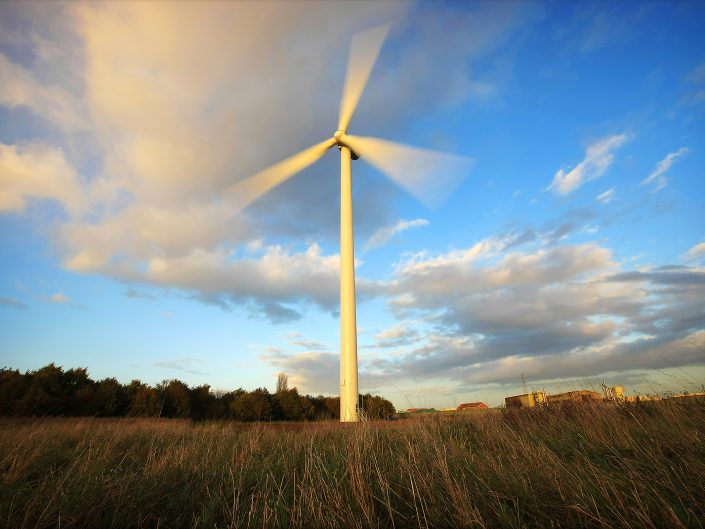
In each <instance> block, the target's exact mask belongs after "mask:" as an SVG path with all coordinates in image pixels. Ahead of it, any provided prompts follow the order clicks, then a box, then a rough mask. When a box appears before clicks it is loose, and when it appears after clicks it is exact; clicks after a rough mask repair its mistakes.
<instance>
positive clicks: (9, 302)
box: [0, 297, 27, 310]
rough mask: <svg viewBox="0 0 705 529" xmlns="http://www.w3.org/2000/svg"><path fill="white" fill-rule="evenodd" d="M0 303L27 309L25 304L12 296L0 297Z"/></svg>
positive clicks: (14, 307)
mask: <svg viewBox="0 0 705 529" xmlns="http://www.w3.org/2000/svg"><path fill="white" fill-rule="evenodd" d="M0 305H4V306H6V307H11V308H13V309H17V310H27V305H25V304H24V303H22V302H21V301H20V300H18V299H14V298H6V297H0Z"/></svg>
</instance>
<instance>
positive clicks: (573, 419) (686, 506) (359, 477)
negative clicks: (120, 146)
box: [0, 399, 705, 528]
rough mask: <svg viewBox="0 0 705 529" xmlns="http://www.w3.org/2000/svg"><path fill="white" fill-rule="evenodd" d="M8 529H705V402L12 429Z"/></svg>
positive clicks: (0, 462) (39, 423) (1, 512)
mask: <svg viewBox="0 0 705 529" xmlns="http://www.w3.org/2000/svg"><path fill="white" fill-rule="evenodd" d="M0 471H1V472H2V489H1V494H0V525H1V526H3V527H7V528H25V527H62V528H63V527H106V528H108V527H162V528H176V527H208V528H213V527H311V528H316V527H398V528H406V527H603V528H606V527H633V528H667V527H668V528H682V527H704V526H705V522H704V520H705V400H703V399H678V400H668V401H661V402H648V403H642V404H636V405H624V406H618V405H608V404H596V405H591V406H588V405H585V406H582V407H568V408H546V409H537V410H504V411H503V412H501V413H487V414H477V413H472V414H467V415H462V416H459V415H453V416H448V417H443V416H433V417H421V418H418V419H409V420H405V421H396V422H383V423H365V424H360V425H343V426H341V425H339V424H338V423H330V422H328V423H296V424H272V425H263V424H259V425H243V424H236V423H228V422H221V423H191V422H188V421H180V420H156V419H36V420H31V419H3V420H1V421H0Z"/></svg>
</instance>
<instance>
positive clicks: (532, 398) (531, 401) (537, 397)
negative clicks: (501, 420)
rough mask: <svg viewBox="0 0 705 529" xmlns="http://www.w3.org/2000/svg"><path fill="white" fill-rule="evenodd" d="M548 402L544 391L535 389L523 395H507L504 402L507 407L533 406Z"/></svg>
mask: <svg viewBox="0 0 705 529" xmlns="http://www.w3.org/2000/svg"><path fill="white" fill-rule="evenodd" d="M545 402H546V394H545V393H544V392H543V391H533V392H531V393H524V394H523V395H515V396H513V397H505V398H504V403H505V405H506V406H507V408H533V407H534V406H538V405H540V404H544V403H545Z"/></svg>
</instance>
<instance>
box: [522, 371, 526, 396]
mask: <svg viewBox="0 0 705 529" xmlns="http://www.w3.org/2000/svg"><path fill="white" fill-rule="evenodd" d="M521 387H522V390H523V391H524V395H526V378H525V377H524V373H522V374H521Z"/></svg>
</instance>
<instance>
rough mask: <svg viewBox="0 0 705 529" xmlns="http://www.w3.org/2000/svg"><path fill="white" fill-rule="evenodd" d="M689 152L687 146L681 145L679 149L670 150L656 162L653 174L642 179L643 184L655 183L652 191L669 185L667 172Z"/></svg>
mask: <svg viewBox="0 0 705 529" xmlns="http://www.w3.org/2000/svg"><path fill="white" fill-rule="evenodd" d="M687 153H688V148H687V147H681V148H680V149H678V150H677V151H673V152H669V153H668V154H667V155H666V157H665V158H664V159H663V160H661V161H660V162H658V163H657V164H656V167H655V168H654V170H653V171H651V174H649V176H647V177H646V178H644V180H642V181H641V183H642V184H643V185H651V184H653V186H654V187H653V189H652V192H654V193H655V192H656V191H659V190H660V189H663V188H664V187H666V186H667V185H668V178H667V177H666V176H667V175H666V173H667V172H668V170H669V169H670V168H671V166H672V165H673V162H675V161H676V160H677V159H678V158H680V157H681V156H683V155H685V154H687Z"/></svg>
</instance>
